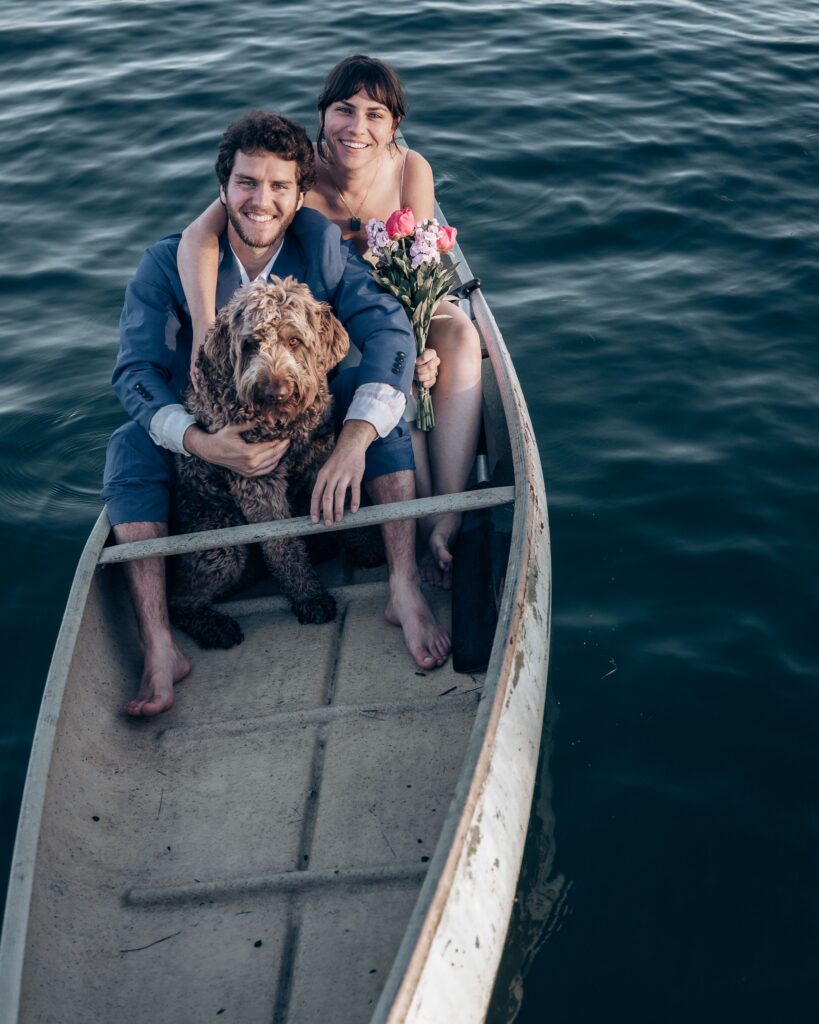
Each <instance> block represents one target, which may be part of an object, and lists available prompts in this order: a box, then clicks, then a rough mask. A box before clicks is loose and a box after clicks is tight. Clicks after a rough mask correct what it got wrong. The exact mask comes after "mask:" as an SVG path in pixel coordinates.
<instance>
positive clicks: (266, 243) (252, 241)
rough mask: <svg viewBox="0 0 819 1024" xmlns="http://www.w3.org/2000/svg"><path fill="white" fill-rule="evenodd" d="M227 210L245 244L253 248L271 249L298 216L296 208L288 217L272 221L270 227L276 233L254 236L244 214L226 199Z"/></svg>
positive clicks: (231, 221)
mask: <svg viewBox="0 0 819 1024" xmlns="http://www.w3.org/2000/svg"><path fill="white" fill-rule="evenodd" d="M225 212H226V213H227V217H228V220H229V221H230V223H231V224H232V225H233V230H234V231H235V232H236V234H237V235H238V236H239V238H240V239H241V240H242V241H243V242H244V243H245V245H248V246H250V248H251V249H269V248H271V246H274V245H276V244H277V243H278V242H279V240H280V239H281V237H282V235H283V234H284V233H285V231H287V229H288V228H289V227H290V224H291V223H292V221H293V218H294V217H295V216H296V211H295V210H294V211H293V213H292V214H291V215H290V216H289V217H287V218H279V219H278V220H273V221H270V222H269V225H268V228H269V230H270V231H271V232H275V234H272V233H271V234H265V235H263V236H262V237H256V238H254V237H253V236H251V235H249V234H248V231H247V224H246V222H245V221H243V220H242V215H241V214H240V213H239V211H238V210H237V209H236V207H235V206H231V204H230V203H229V202H227V201H225ZM259 227H260V228H261V227H263V225H259Z"/></svg>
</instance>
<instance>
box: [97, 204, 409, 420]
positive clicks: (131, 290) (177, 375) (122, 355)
mask: <svg viewBox="0 0 819 1024" xmlns="http://www.w3.org/2000/svg"><path fill="white" fill-rule="evenodd" d="M179 238H180V236H179V235H169V236H168V237H167V238H163V239H162V240H161V241H160V242H157V243H156V245H153V246H151V248H150V249H148V250H147V251H146V253H145V255H144V256H143V257H142V260H141V262H140V264H139V267H138V268H137V272H136V275H135V276H134V278H133V279H132V280H131V281H130V282H129V284H128V288H127V290H126V292H125V305H124V307H123V310H122V317H121V318H120V348H119V356H118V357H117V364H116V366H115V368H114V376H113V385H114V390H115V391H116V394H117V397H118V398H119V400H120V402H122V404H123V406H124V407H125V411H126V412H127V413H128V415H129V416H130V417H131V418H132V419H134V420H136V421H137V423H139V424H140V425H141V426H142V427H144V428H145V430H146V431H147V430H148V427H149V425H150V422H151V419H152V418H153V416H154V414H155V413H156V412H157V410H159V409H161V408H162V407H163V406H165V405H169V404H171V403H174V402H179V401H181V396H182V394H183V392H184V390H185V388H186V387H187V383H188V374H189V370H190V358H191V319H190V314H189V313H188V307H187V303H186V301H185V294H184V292H183V290H182V283H181V281H180V280H179V272H178V271H177V268H176V250H177V247H178V245H179ZM273 273H274V274H277V275H278V276H279V277H287V276H288V275H291V274H292V276H293V277H295V278H297V279H298V280H299V281H303V282H304V283H305V284H306V285H308V286H309V288H310V290H311V291H312V293H313V295H314V296H315V297H316V298H317V299H321V300H323V301H324V302H329V303H330V305H331V306H332V307H333V309H334V311H335V314H336V316H337V317H338V318H339V320H340V321H341V322H342V323H343V324H344V326H345V328H346V329H347V332H348V334H349V335H350V340H351V342H352V343H353V344H354V345H355V346H356V347H357V348H358V349H359V350H360V351H361V364H360V365H359V367H358V385H359V386H360V385H361V384H369V383H385V384H391V385H392V386H393V387H395V388H398V389H399V390H402V391H403V392H404V393H405V394H409V389H410V386H411V384H412V375H413V369H414V365H415V337H414V335H413V332H412V328H411V327H410V324H409V321H408V319H407V316H406V314H405V313H404V310H403V307H402V306H401V304H400V303H399V302H398V300H397V299H395V298H394V297H393V296H392V295H389V294H388V293H387V292H384V291H382V290H381V288H380V287H379V286H378V285H377V284H376V283H375V281H373V279H372V277H371V275H370V271H369V267H368V266H367V264H366V263H365V261H364V260H363V259H362V258H361V257H360V256H359V255H358V253H357V252H356V251H355V249H354V247H353V246H352V245H350V244H349V243H348V242H345V241H344V240H343V239H342V237H341V231H340V230H339V229H338V227H337V226H336V225H335V224H332V223H331V222H330V221H329V220H327V218H326V217H324V216H322V214H320V213H317V212H316V211H315V210H305V209H302V210H300V211H299V212H298V213H297V214H296V216H295V218H294V220H293V223H292V224H291V225H290V227H289V228H288V230H287V232H286V233H285V236H284V242H283V244H282V248H281V251H280V252H279V255H278V256H277V258H276V262H275V263H274V264H273ZM240 285H241V278H240V275H239V268H238V266H237V264H236V260H235V259H234V256H233V253H232V252H231V250H230V247H229V246H228V245H227V244H226V237H223V239H222V258H221V262H220V264H219V276H218V281H217V287H216V308H217V309H220V308H221V307H222V306H223V305H224V304H225V303H226V302H227V301H228V299H229V298H230V297H231V296H232V295H233V293H234V292H235V291H236V289H237V288H238V287H239V286H240ZM399 353H400V354H401V355H402V358H399Z"/></svg>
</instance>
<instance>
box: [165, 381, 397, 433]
mask: <svg viewBox="0 0 819 1024" xmlns="http://www.w3.org/2000/svg"><path fill="white" fill-rule="evenodd" d="M406 404H407V398H406V395H405V394H404V392H403V391H399V390H398V388H394V387H393V386H392V385H391V384H377V383H370V384H362V385H361V386H360V387H358V388H356V391H355V394H354V395H353V400H352V402H350V407H349V409H348V410H347V415H346V416H345V417H344V422H345V423H346V422H347V420H366V421H367V423H371V424H372V426H373V427H375V431H376V433H377V434H378V436H379V437H386V436H387V434H389V433H390V432H391V431H392V430H394V429H395V427H396V425H397V424H398V421H399V420H400V419H401V417H402V416H403V414H404V407H405V406H406ZM162 411H163V410H161V409H160V412H162ZM158 415H159V413H157V416H158ZM154 419H156V417H154ZM151 426H153V421H151Z"/></svg>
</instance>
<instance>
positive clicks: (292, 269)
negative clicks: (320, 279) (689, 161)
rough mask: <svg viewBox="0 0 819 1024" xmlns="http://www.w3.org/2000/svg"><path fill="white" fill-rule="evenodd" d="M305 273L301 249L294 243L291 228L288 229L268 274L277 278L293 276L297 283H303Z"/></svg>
mask: <svg viewBox="0 0 819 1024" xmlns="http://www.w3.org/2000/svg"><path fill="white" fill-rule="evenodd" d="M305 271H306V264H305V262H304V257H303V255H302V252H301V248H300V246H299V244H298V242H297V241H296V238H295V235H294V233H293V230H292V228H288V230H287V231H285V233H284V241H283V242H282V247H281V252H280V253H279V255H278V256H277V257H276V262H275V263H274V264H273V269H272V270H271V271H270V272H271V274H275V275H276V276H277V277H281V278H285V277H288V276H293V277H295V278H296V280H297V281H304V278H305Z"/></svg>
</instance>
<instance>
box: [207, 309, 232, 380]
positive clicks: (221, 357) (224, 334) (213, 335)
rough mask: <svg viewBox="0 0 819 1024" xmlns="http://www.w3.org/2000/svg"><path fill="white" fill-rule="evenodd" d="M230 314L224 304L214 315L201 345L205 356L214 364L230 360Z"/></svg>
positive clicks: (221, 364) (226, 362) (217, 364)
mask: <svg viewBox="0 0 819 1024" xmlns="http://www.w3.org/2000/svg"><path fill="white" fill-rule="evenodd" d="M230 339H231V316H230V309H229V308H228V307H227V306H226V307H225V308H224V309H222V311H221V312H220V313H219V314H218V316H217V317H216V320H215V322H214V324H213V326H212V327H211V328H210V330H209V331H208V333H207V334H206V336H205V343H204V345H203V346H202V349H203V350H204V353H205V356H206V357H207V358H208V359H209V360H210V361H211V362H212V363H213V364H214V365H216V366H224V365H226V364H228V363H229V362H230Z"/></svg>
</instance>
